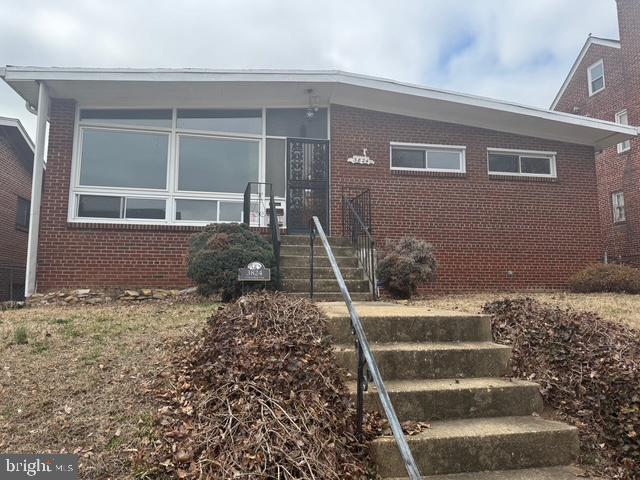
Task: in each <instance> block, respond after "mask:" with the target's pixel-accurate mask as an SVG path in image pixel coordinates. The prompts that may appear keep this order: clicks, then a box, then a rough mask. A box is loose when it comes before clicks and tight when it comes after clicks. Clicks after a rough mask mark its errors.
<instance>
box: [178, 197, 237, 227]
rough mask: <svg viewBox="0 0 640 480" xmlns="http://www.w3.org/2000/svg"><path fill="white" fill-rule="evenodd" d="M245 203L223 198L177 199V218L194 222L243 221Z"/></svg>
mask: <svg viewBox="0 0 640 480" xmlns="http://www.w3.org/2000/svg"><path fill="white" fill-rule="evenodd" d="M242 209H243V204H242V203H240V202H225V201H222V200H196V199H178V200H176V220H178V221H193V222H241V221H242Z"/></svg>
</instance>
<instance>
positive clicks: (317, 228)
mask: <svg viewBox="0 0 640 480" xmlns="http://www.w3.org/2000/svg"><path fill="white" fill-rule="evenodd" d="M309 232H310V233H309V239H310V245H311V258H310V260H311V262H310V264H311V277H310V281H311V283H312V286H311V292H313V247H314V245H313V243H314V240H315V233H316V232H318V235H319V236H320V240H322V245H323V246H324V249H325V251H326V252H327V256H328V257H329V263H331V268H332V269H333V274H334V275H335V277H336V280H337V281H338V285H339V287H340V292H341V293H342V296H343V297H344V302H345V304H346V305H347V310H348V311H349V316H350V317H351V327H352V329H353V333H354V334H355V336H356V349H357V353H358V380H357V398H356V408H357V412H356V417H357V420H356V421H357V422H358V423H357V425H356V428H357V430H356V431H357V433H358V436H359V438H360V439H362V421H363V405H364V391H365V390H366V386H367V380H366V377H365V375H364V366H365V364H366V366H367V369H368V370H369V374H370V375H371V379H372V380H373V383H374V384H375V386H376V387H377V389H378V396H379V397H380V402H381V403H382V408H383V409H384V413H385V415H386V416H387V419H388V420H389V425H390V426H391V431H392V432H393V437H394V438H395V441H396V443H397V444H398V449H399V450H400V455H401V456H402V460H403V461H404V465H405V468H406V469H407V473H408V474H409V478H410V479H411V480H420V479H421V478H422V477H421V475H420V471H419V470H418V466H417V465H416V462H415V460H414V459H413V454H412V453H411V449H410V448H409V444H408V443H407V439H406V438H405V436H404V433H403V432H402V427H401V426H400V421H399V420H398V416H397V415H396V412H395V409H394V408H393V404H392V403H391V399H390V398H389V394H388V393H387V388H386V387H385V385H384V381H383V380H382V376H381V375H380V370H379V369H378V364H377V363H376V360H375V358H374V357H373V353H372V352H371V348H370V347H369V342H368V341H367V336H366V334H365V332H364V327H363V326H362V322H361V321H360V317H359V316H358V312H357V311H356V308H355V306H354V305H353V301H352V300H351V295H350V294H349V290H348V289H347V285H346V283H345V281H344V278H343V277H342V273H341V272H340V268H339V267H338V262H337V261H336V257H335V256H334V254H333V251H332V250H331V246H330V245H329V241H328V240H327V236H326V235H325V233H324V230H323V229H322V225H321V224H320V220H318V217H316V216H314V217H312V219H311V221H310V222H309ZM312 295H313V294H312Z"/></svg>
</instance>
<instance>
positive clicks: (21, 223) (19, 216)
mask: <svg viewBox="0 0 640 480" xmlns="http://www.w3.org/2000/svg"><path fill="white" fill-rule="evenodd" d="M30 212H31V202H30V201H29V200H27V199H26V198H22V197H18V206H17V209H16V228H18V229H20V230H28V229H29V214H30Z"/></svg>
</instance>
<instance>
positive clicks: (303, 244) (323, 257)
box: [280, 235, 371, 301]
mask: <svg viewBox="0 0 640 480" xmlns="http://www.w3.org/2000/svg"><path fill="white" fill-rule="evenodd" d="M328 240H329V245H330V246H331V250H332V252H333V254H334V256H335V257H336V261H337V262H338V266H339V267H340V272H341V273H342V276H343V278H344V279H345V282H346V284H347V288H348V289H349V293H350V294H351V298H353V299H354V300H370V299H371V293H370V287H369V281H368V280H366V279H365V276H364V273H363V271H362V269H361V268H360V267H359V265H358V259H357V258H356V257H355V255H354V252H353V249H352V248H351V244H350V242H349V239H347V238H343V237H329V238H328ZM281 241H282V243H281V245H280V266H281V270H280V271H281V273H282V290H283V291H284V292H286V293H289V294H291V295H297V296H304V297H308V296H309V290H310V284H311V282H310V280H309V277H310V264H309V253H310V246H309V236H307V235H283V236H282V237H281ZM313 252H314V262H313V264H314V269H313V275H314V300H316V301H339V300H342V294H341V293H340V288H339V287H338V282H337V280H336V277H335V274H334V273H333V269H332V268H331V263H330V262H329V257H328V255H327V252H326V251H325V249H324V247H323V246H322V242H321V240H320V238H317V239H316V242H315V247H314V249H313Z"/></svg>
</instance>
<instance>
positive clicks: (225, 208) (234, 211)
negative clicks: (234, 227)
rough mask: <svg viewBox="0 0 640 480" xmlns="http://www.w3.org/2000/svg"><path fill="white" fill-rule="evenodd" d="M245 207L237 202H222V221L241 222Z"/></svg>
mask: <svg viewBox="0 0 640 480" xmlns="http://www.w3.org/2000/svg"><path fill="white" fill-rule="evenodd" d="M243 206H244V205H243V204H242V203H237V202H236V203H231V202H220V221H221V222H241V221H242V209H243Z"/></svg>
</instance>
